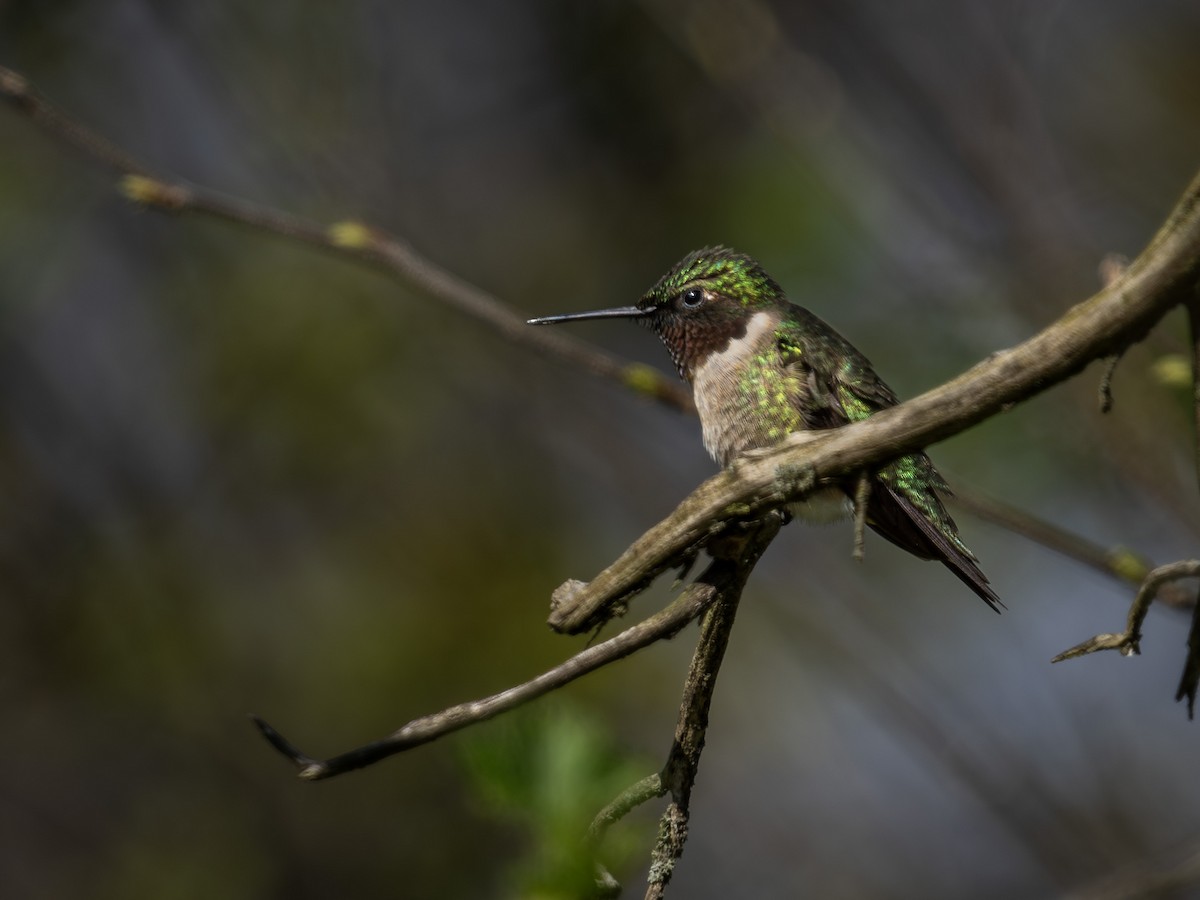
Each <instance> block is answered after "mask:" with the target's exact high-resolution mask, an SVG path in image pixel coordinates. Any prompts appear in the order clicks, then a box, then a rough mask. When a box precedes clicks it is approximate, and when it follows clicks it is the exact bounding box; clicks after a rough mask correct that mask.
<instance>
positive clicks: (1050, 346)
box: [550, 176, 1200, 633]
mask: <svg viewBox="0 0 1200 900" xmlns="http://www.w3.org/2000/svg"><path fill="white" fill-rule="evenodd" d="M1198 282H1200V176H1197V177H1196V178H1194V179H1193V181H1192V183H1191V184H1190V185H1189V186H1188V188H1187V190H1186V191H1185V193H1184V195H1183V197H1182V198H1181V199H1180V201H1179V203H1178V204H1177V205H1176V207H1175V209H1174V210H1173V211H1172V213H1171V215H1170V217H1169V218H1168V219H1167V222H1166V223H1165V224H1164V225H1163V226H1162V228H1161V229H1160V230H1159V232H1158V234H1157V235H1155V237H1154V239H1153V240H1152V241H1151V242H1150V245H1149V246H1148V247H1147V248H1146V249H1145V250H1144V251H1143V252H1142V254H1141V255H1140V256H1139V257H1138V258H1137V259H1136V260H1134V262H1133V263H1132V264H1131V265H1130V266H1129V268H1128V269H1127V270H1126V271H1125V273H1124V274H1123V275H1122V277H1121V278H1119V279H1118V280H1117V281H1115V282H1113V283H1112V284H1110V285H1107V286H1106V287H1104V288H1103V289H1102V290H1101V291H1100V292H1099V293H1097V294H1096V295H1095V296H1093V297H1092V298H1091V299H1089V300H1086V301H1084V302H1083V303H1080V304H1078V305H1077V306H1075V307H1073V308H1072V309H1070V310H1069V311H1068V312H1067V313H1066V315H1064V316H1063V317H1062V318H1060V319H1059V320H1058V321H1057V322H1054V323H1053V324H1051V325H1050V326H1049V327H1047V328H1045V329H1044V330H1042V331H1041V332H1039V333H1038V334H1036V335H1035V336H1033V337H1032V338H1030V339H1029V340H1027V341H1025V342H1024V343H1022V344H1019V345H1018V346H1016V347H1013V348H1012V349H1010V350H1003V351H1000V352H997V353H994V354H992V355H991V356H990V357H989V358H988V359H986V360H984V361H983V362H981V363H979V364H977V365H976V366H974V367H973V368H972V369H970V370H969V371H967V372H965V373H963V374H962V375H960V376H958V377H957V378H955V379H953V380H952V381H950V382H948V383H946V384H944V385H942V386H941V387H938V388H935V389H933V390H931V391H928V392H926V393H924V394H922V395H921V396H919V397H917V398H915V399H913V400H909V401H907V402H906V403H902V404H901V405H899V406H896V407H893V408H891V409H887V410H884V411H882V412H879V413H877V414H876V415H873V416H871V417H870V418H869V419H866V420H864V421H862V422H856V423H854V424H852V425H847V426H845V427H843V428H838V429H835V430H832V431H824V432H801V433H798V434H793V435H791V436H790V437H788V438H787V439H786V440H784V441H783V442H782V443H781V444H779V445H777V446H775V447H772V448H770V449H767V450H763V451H760V452H755V453H752V454H746V455H745V456H743V457H741V458H740V459H738V460H736V461H735V462H734V463H733V465H731V466H730V467H729V468H727V469H726V470H725V471H723V472H721V473H720V474H719V475H717V476H715V477H713V478H710V479H709V480H708V481H706V482H704V483H703V484H702V485H700V487H699V488H697V489H696V490H695V491H693V492H692V494H691V495H690V496H688V497H687V498H686V499H685V500H684V501H683V503H681V504H680V505H679V507H677V508H676V510H675V511H674V512H673V513H672V514H671V515H670V516H668V517H667V518H666V519H664V520H662V521H661V522H659V523H658V524H657V525H655V526H654V527H653V528H651V529H650V530H649V531H647V532H646V533H645V534H644V535H642V537H640V538H639V539H638V540H637V541H635V542H634V543H633V544H632V545H631V546H630V547H629V549H628V550H626V551H625V553H623V554H622V555H621V556H620V557H619V558H618V559H617V560H616V561H615V562H614V563H613V564H612V565H610V566H609V567H608V568H606V569H605V570H603V571H602V572H601V573H600V574H599V575H597V576H596V578H595V579H593V580H592V581H591V582H590V583H589V584H587V585H586V586H584V587H582V588H580V589H578V590H576V591H574V592H573V595H572V596H571V597H570V598H569V600H568V601H566V602H563V603H560V604H559V605H558V606H557V607H556V608H555V609H554V610H553V612H552V613H551V617H550V625H551V627H552V628H554V629H556V630H558V631H562V632H567V633H578V632H580V631H586V630H588V629H590V628H592V627H594V626H595V625H597V624H598V623H600V622H603V621H605V620H606V619H607V618H608V617H609V609H610V608H611V607H612V606H613V605H614V604H616V603H620V602H621V601H623V599H624V598H626V597H627V596H629V594H630V593H631V592H633V591H634V590H636V589H637V588H639V587H640V586H641V585H644V584H645V582H646V581H647V580H648V579H651V578H654V577H656V576H657V575H658V574H659V573H661V572H662V571H663V570H664V568H665V567H667V566H669V565H670V564H671V562H672V560H676V559H678V558H679V556H680V554H683V553H686V552H688V550H689V548H693V547H695V546H696V545H697V544H698V543H699V542H700V541H702V540H703V539H704V538H705V537H706V536H707V535H709V534H710V533H712V532H713V531H714V530H719V529H720V528H721V526H722V523H724V522H727V521H729V520H731V519H737V518H745V517H749V518H754V517H757V516H760V515H761V514H762V513H763V512H764V511H766V510H767V509H772V508H776V507H779V506H781V505H784V504H786V503H788V502H791V501H793V500H795V499H797V498H798V497H801V496H803V495H804V494H805V493H807V492H809V491H811V490H812V489H813V488H815V487H818V486H823V485H834V484H836V483H838V482H839V481H841V480H843V479H845V478H847V477H850V476H852V475H853V474H854V473H856V472H859V471H862V470H863V469H868V468H870V467H871V466H872V465H877V464H878V463H881V462H883V461H885V460H888V459H894V458H895V457H897V456H899V455H902V454H904V453H907V452H911V451H913V450H918V449H921V448H924V447H926V446H929V445H930V444H934V443H936V442H938V441H940V440H942V439H944V438H947V437H950V436H951V435H953V434H957V433H958V432H960V431H962V430H964V429H966V428H969V427H971V426H972V425H976V424H978V423H979V422H982V421H983V420H985V419H987V418H990V417H991V416H994V415H996V414H998V413H1000V412H1003V411H1004V410H1006V409H1008V408H1010V407H1012V406H1013V405H1014V404H1016V403H1020V402H1021V401H1023V400H1027V399H1029V398H1030V397H1033V396H1036V395H1037V394H1039V393H1041V392H1042V391H1045V390H1046V389H1047V388H1049V387H1051V386H1053V385H1055V384H1058V383H1059V382H1061V381H1064V380H1065V379H1067V378H1069V377H1071V376H1072V375H1075V374H1076V373H1078V372H1079V371H1081V370H1082V369H1083V368H1084V367H1085V366H1087V365H1088V363H1090V362H1093V361H1095V360H1098V359H1103V358H1105V357H1110V356H1113V355H1114V354H1116V353H1118V352H1120V351H1122V350H1124V349H1125V348H1126V347H1128V346H1130V345H1131V344H1134V343H1136V342H1138V341H1139V340H1141V339H1142V338H1143V337H1145V335H1146V334H1147V333H1148V332H1149V331H1150V329H1151V328H1152V327H1153V326H1154V325H1155V324H1156V323H1157V322H1158V321H1159V320H1160V319H1161V318H1162V317H1163V316H1164V315H1165V314H1166V313H1167V311H1168V310H1170V309H1172V308H1173V307H1175V306H1178V305H1180V304H1183V303H1185V302H1188V300H1189V299H1190V298H1191V297H1193V296H1194V291H1195V289H1196V285H1197V283H1198Z"/></svg>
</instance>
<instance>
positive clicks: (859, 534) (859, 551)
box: [854, 472, 871, 562]
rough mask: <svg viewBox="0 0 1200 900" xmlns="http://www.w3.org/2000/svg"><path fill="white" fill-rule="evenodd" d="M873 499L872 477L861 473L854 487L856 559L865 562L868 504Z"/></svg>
mask: <svg viewBox="0 0 1200 900" xmlns="http://www.w3.org/2000/svg"><path fill="white" fill-rule="evenodd" d="M870 498H871V476H870V475H868V474H867V473H866V472H860V473H859V475H858V481H857V483H856V484H855V485H854V558H855V559H856V560H857V561H858V562H862V561H863V557H864V556H866V549H867V502H868V501H869V500H870Z"/></svg>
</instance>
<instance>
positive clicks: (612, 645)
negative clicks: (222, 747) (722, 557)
mask: <svg viewBox="0 0 1200 900" xmlns="http://www.w3.org/2000/svg"><path fill="white" fill-rule="evenodd" d="M713 565H714V566H715V565H716V562H714V564H713ZM712 570H713V566H709V568H708V569H706V570H705V573H704V574H702V575H701V576H699V577H698V578H697V579H696V581H695V582H693V583H692V584H690V585H688V586H687V587H686V588H685V589H684V590H683V592H682V593H681V594H680V595H679V596H678V597H677V598H675V600H674V601H673V602H672V603H671V604H670V605H668V606H667V607H666V608H665V609H663V610H661V611H659V612H657V613H655V614H654V615H652V616H650V617H649V618H647V619H644V620H643V621H641V622H639V623H638V624H637V625H634V626H632V627H631V628H627V629H625V630H624V631H622V632H621V633H620V634H618V635H616V636H615V637H612V638H609V639H608V640H607V641H604V642H603V643H600V644H595V645H594V646H591V647H588V648H586V649H585V650H582V651H580V652H579V653H577V654H575V655H574V656H572V657H571V658H570V659H568V660H566V661H565V662H563V663H561V664H560V665H558V666H555V667H554V668H553V669H549V670H548V671H546V672H543V673H542V674H541V675H538V676H537V677H536V678H532V679H530V680H529V681H527V682H525V683H523V684H519V685H516V686H514V687H511V688H509V689H508V690H505V691H501V692H500V693H498V694H493V695H492V696H490V697H485V698H483V699H481V700H473V701H470V702H467V703H460V704H459V705H457V706H451V707H450V708H448V709H444V710H442V711H441V712H437V713H433V714H432V715H428V716H422V717H421V718H419V719H413V720H412V721H411V722H409V723H408V724H407V725H405V726H404V727H403V728H400V729H399V730H397V731H395V732H393V733H392V734H390V735H388V736H387V737H385V738H382V739H380V740H377V741H372V742H371V743H368V744H364V745H362V746H360V747H355V748H354V749H353V750H349V751H347V752H345V753H341V754H339V755H337V756H334V757H331V758H330V759H325V760H320V759H316V758H314V757H311V756H309V755H308V754H306V753H303V752H302V751H300V750H299V749H298V748H297V747H296V746H295V745H294V744H292V743H291V742H290V741H288V740H287V739H286V738H284V737H283V735H281V734H280V733H279V732H278V731H276V730H275V729H274V728H273V727H271V726H270V725H269V724H267V723H266V722H265V721H263V720H262V719H261V718H259V717H258V716H252V717H251V718H252V719H253V721H254V723H255V725H257V726H258V729H259V731H261V732H262V734H263V737H265V738H266V739H267V740H268V741H269V742H270V744H271V746H272V747H274V748H275V749H276V750H278V751H279V752H280V753H282V754H283V755H284V756H286V757H287V758H288V759H290V760H291V761H292V763H293V764H294V765H295V766H296V767H297V768H298V769H299V770H300V777H301V778H303V779H305V780H306V781H319V780H321V779H323V778H331V777H333V776H335V775H340V774H342V773H343V772H349V771H351V770H353V769H361V768H363V767H364V766H369V765H371V764H373V763H376V762H379V761H380V760H381V759H386V758H387V757H389V756H393V755H395V754H397V753H401V752H403V751H404V750H409V749H411V748H413V747H417V746H420V745H421V744H427V743H429V742H430V741H433V740H436V739H437V738H440V737H442V736H443V735H446V734H450V733H451V732H453V731H458V730H459V729H460V728H466V727H467V726H469V725H474V724H475V723H477V722H483V721H485V720H487V719H490V718H492V717H493V716H497V715H499V714H500V713H503V712H507V711H508V710H510V709H515V708H516V707H518V706H521V705H522V704H524V703H528V702H529V701H530V700H534V699H536V698H537V697H541V696H542V695H543V694H547V693H549V692H550V691H553V690H556V689H558V688H560V687H563V686H564V685H566V684H570V683H571V682H572V681H574V680H576V679H577V678H580V677H582V676H584V675H586V674H588V673H589V672H593V671H595V670H596V669H599V668H601V667H603V666H606V665H608V664H609V663H612V662H615V661H616V660H618V659H622V658H624V657H626V656H629V655H630V654H632V653H634V652H636V651H638V650H640V649H642V648H643V647H646V646H649V645H650V644H652V643H654V642H655V641H659V640H662V639H664V638H668V637H671V636H673V635H675V634H676V633H678V632H679V630H680V629H681V628H683V627H684V626H685V625H687V623H688V622H691V621H692V620H693V619H695V618H696V617H697V616H699V615H700V614H702V613H703V612H704V611H705V610H706V609H707V608H708V607H709V605H710V604H711V603H712V602H713V599H714V597H715V596H716V591H717V588H715V587H713V585H712V584H711V583H710V581H711V577H712V576H711V574H710V573H711V572H712Z"/></svg>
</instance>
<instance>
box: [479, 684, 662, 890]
mask: <svg viewBox="0 0 1200 900" xmlns="http://www.w3.org/2000/svg"><path fill="white" fill-rule="evenodd" d="M461 758H462V760H463V763H464V765H465V767H466V771H467V773H468V774H469V775H470V777H471V785H472V788H473V790H474V791H475V793H476V795H477V796H478V798H479V800H480V802H481V803H482V805H483V808H484V809H485V810H487V812H488V814H489V815H491V816H493V817H495V818H496V819H497V820H498V821H501V822H506V823H510V824H511V825H514V826H516V827H517V828H519V830H520V833H521V841H520V843H521V846H522V847H523V848H524V849H523V850H522V851H518V852H517V853H516V854H514V860H513V862H512V863H511V864H509V865H508V866H507V867H506V868H505V870H504V872H503V873H502V874H501V876H500V877H501V880H502V882H503V884H504V885H505V887H504V889H503V895H504V896H507V897H525V898H530V900H532V898H538V900H555V898H564V900H565V898H570V897H580V896H586V895H588V894H589V891H590V890H591V888H592V883H593V881H594V880H595V877H596V872H595V860H593V858H592V855H591V853H592V851H591V850H590V849H589V848H588V847H587V846H586V845H585V843H584V840H583V836H584V835H585V834H586V833H587V829H588V826H589V825H590V824H591V821H592V819H593V818H594V817H595V815H596V814H597V813H598V812H599V811H600V810H601V809H602V808H603V807H604V806H605V805H606V804H608V803H609V802H611V801H612V800H613V799H614V798H615V797H616V796H617V795H618V794H619V793H620V792H621V791H623V790H625V789H626V788H628V787H629V786H630V785H632V784H633V783H634V782H635V781H637V780H639V779H640V778H644V777H645V776H646V775H647V774H649V773H650V772H651V771H653V770H654V768H655V764H654V763H653V762H651V761H648V760H637V761H635V760H632V759H629V758H627V757H626V756H625V755H624V751H622V750H621V749H620V748H619V747H617V746H616V745H615V743H614V742H613V740H612V738H611V736H610V735H609V734H608V733H607V729H606V728H605V727H603V725H602V724H601V723H600V722H599V721H598V720H596V719H595V718H593V717H589V716H588V715H587V714H585V713H584V712H583V711H582V710H580V709H578V708H576V707H573V706H571V705H568V704H564V703H561V702H553V701H551V702H548V703H544V704H540V705H539V706H537V707H535V708H527V709H523V710H520V711H518V712H517V713H514V714H513V715H509V716H506V717H505V718H503V719H501V720H499V721H496V722H491V723H488V724H487V725H485V726H483V727H481V728H479V729H477V730H476V731H475V732H474V733H472V735H471V736H470V737H469V738H468V739H467V740H465V741H464V743H463V747H462V749H461ZM655 805H656V804H651V806H652V807H653V806H655ZM639 820H640V821H639ZM652 839H653V828H652V827H649V826H648V824H647V821H646V818H645V816H630V817H629V818H628V819H627V820H623V821H622V822H620V823H618V824H616V825H614V826H613V827H612V828H611V829H610V830H609V832H608V834H607V835H606V838H605V840H604V843H603V845H602V846H601V849H600V852H599V860H600V861H601V862H603V863H604V864H605V866H606V867H607V868H609V869H610V870H616V871H626V870H627V869H629V868H630V866H631V864H633V863H634V862H635V861H636V860H638V859H639V857H640V856H642V855H644V853H645V852H646V848H647V847H648V846H650V842H651V841H652Z"/></svg>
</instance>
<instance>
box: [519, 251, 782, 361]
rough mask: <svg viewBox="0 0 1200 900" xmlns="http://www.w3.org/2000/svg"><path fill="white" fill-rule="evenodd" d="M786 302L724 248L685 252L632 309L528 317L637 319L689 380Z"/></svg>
mask: <svg viewBox="0 0 1200 900" xmlns="http://www.w3.org/2000/svg"><path fill="white" fill-rule="evenodd" d="M786 304H787V299H786V298H785V297H784V294H783V290H782V289H781V288H780V287H779V285H778V284H776V283H775V281H774V280H773V279H772V278H771V276H769V275H768V274H767V273H766V272H765V271H763V268H762V266H760V265H759V264H758V263H757V262H756V261H755V260H754V259H752V258H751V257H749V256H747V255H746V254H744V253H738V252H736V251H734V250H730V249H729V248H728V247H705V248H704V249H703V250H696V251H694V252H693V253H689V254H688V255H687V256H685V257H684V258H683V259H681V260H680V261H679V262H677V263H676V264H675V265H674V266H672V267H671V270H670V271H669V272H667V274H666V275H664V276H663V277H662V278H660V279H659V280H658V283H657V284H655V285H654V287H652V288H650V290H648V291H647V292H646V293H645V294H643V295H642V298H641V299H640V300H638V302H637V305H636V306H620V307H616V308H613V309H600V310H595V311H593V312H585V313H568V314H566V315H561V316H544V317H542V318H538V319H530V320H529V323H530V324H531V325H552V324H557V323H559V322H568V321H577V320H580V319H601V318H627V319H639V320H641V321H642V322H643V323H645V324H646V325H648V326H650V328H651V329H653V330H654V332H655V333H656V334H657V335H658V336H659V338H661V339H662V342H663V343H664V344H665V345H666V347H667V350H668V351H669V352H670V354H671V359H672V360H673V361H674V363H675V367H676V368H677V369H678V370H679V374H680V375H681V376H683V377H684V378H685V379H687V380H688V381H691V380H692V374H693V372H694V371H695V369H696V367H697V366H698V365H700V363H702V362H703V361H704V360H705V359H707V358H708V355H709V354H710V353H714V352H717V353H719V352H720V351H721V350H723V349H724V348H725V347H727V346H728V345H729V343H730V341H733V340H736V339H738V338H740V337H743V336H744V335H745V334H746V325H747V323H749V321H750V319H751V317H752V316H754V315H755V313H758V312H762V311H765V310H769V309H772V308H778V307H783V306H785V305H786Z"/></svg>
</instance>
